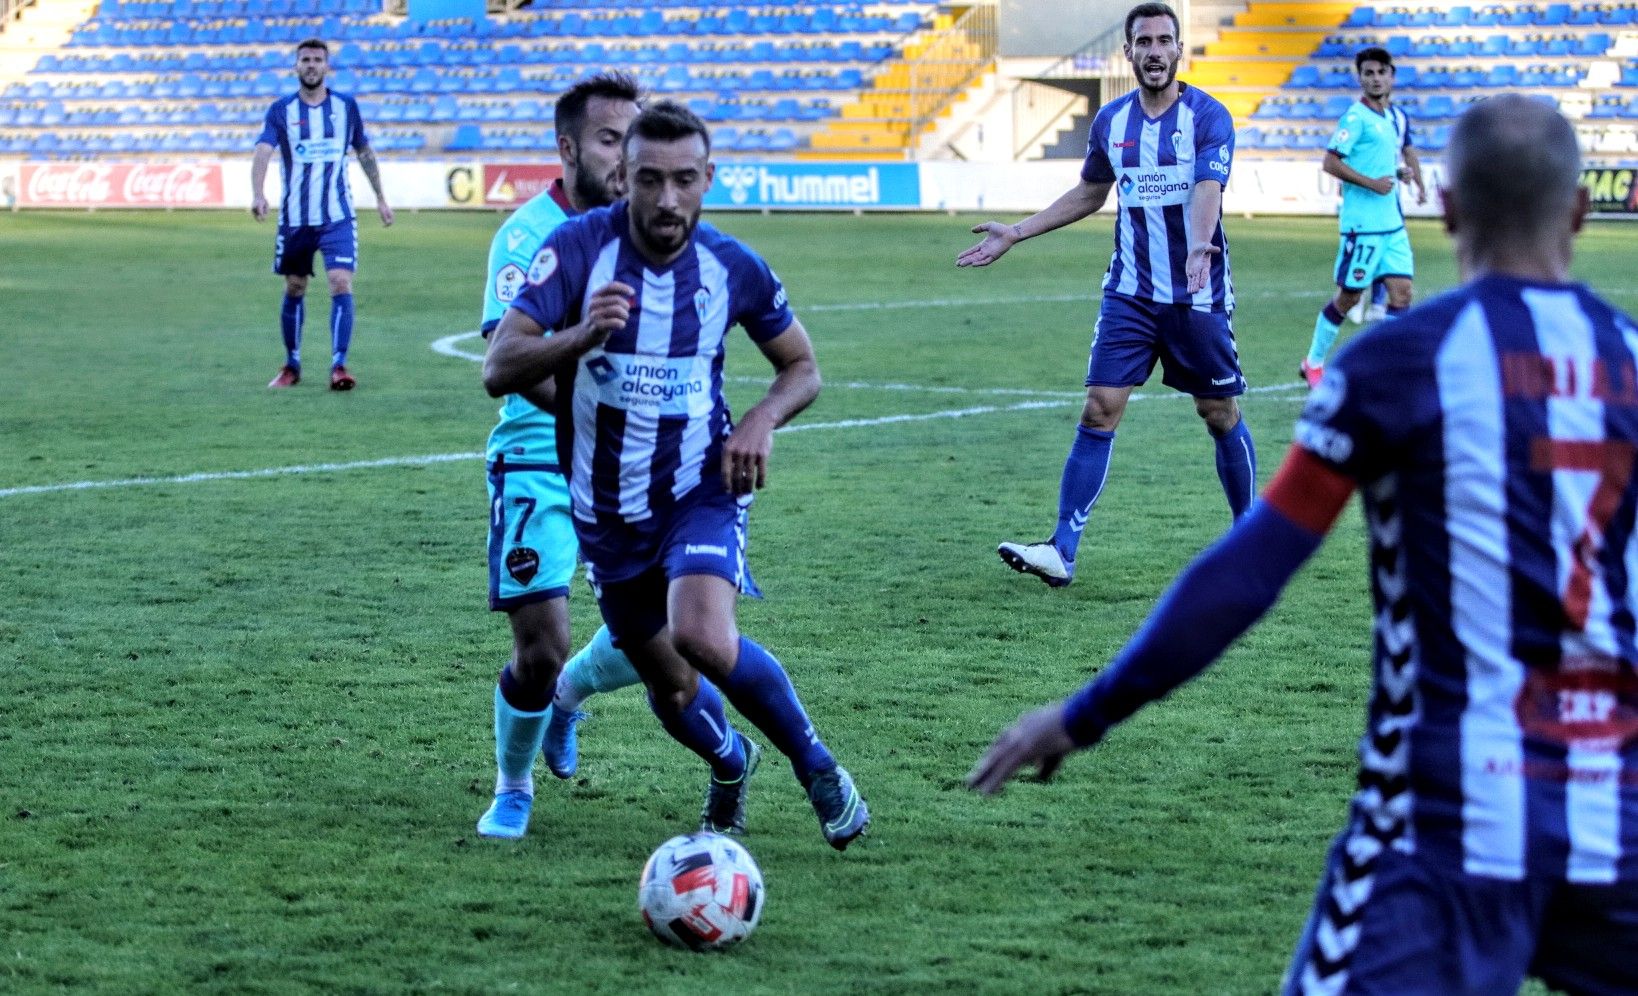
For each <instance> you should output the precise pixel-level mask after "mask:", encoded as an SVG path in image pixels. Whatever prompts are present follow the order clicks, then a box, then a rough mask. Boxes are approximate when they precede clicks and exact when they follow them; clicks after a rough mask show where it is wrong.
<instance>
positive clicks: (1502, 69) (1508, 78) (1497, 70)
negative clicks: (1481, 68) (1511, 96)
mask: <svg viewBox="0 0 1638 996" xmlns="http://www.w3.org/2000/svg"><path fill="white" fill-rule="evenodd" d="M1518 83H1519V68H1518V67H1517V66H1515V65H1513V64H1512V63H1510V62H1509V63H1503V64H1501V65H1499V66H1495V67H1493V68H1492V69H1491V70H1490V72H1489V73H1488V74H1486V75H1485V80H1484V84H1483V85H1484V86H1492V87H1513V86H1518Z"/></svg>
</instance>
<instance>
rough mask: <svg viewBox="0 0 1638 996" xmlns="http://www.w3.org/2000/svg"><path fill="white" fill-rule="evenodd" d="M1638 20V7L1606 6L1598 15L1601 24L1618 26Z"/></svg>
mask: <svg viewBox="0 0 1638 996" xmlns="http://www.w3.org/2000/svg"><path fill="white" fill-rule="evenodd" d="M1635 22H1638V8H1633V7H1615V6H1606V7H1604V8H1603V10H1602V11H1600V12H1599V15H1598V23H1599V24H1613V25H1617V26H1622V25H1627V24H1632V23H1635Z"/></svg>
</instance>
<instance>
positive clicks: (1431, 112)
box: [1422, 93, 1456, 118]
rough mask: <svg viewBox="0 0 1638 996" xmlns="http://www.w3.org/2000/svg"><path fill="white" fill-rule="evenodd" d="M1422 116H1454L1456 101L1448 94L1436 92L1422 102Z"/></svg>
mask: <svg viewBox="0 0 1638 996" xmlns="http://www.w3.org/2000/svg"><path fill="white" fill-rule="evenodd" d="M1422 116H1423V117H1426V118H1450V117H1455V116H1456V101H1455V100H1453V99H1452V98H1451V96H1450V95H1449V94H1444V93H1436V94H1433V95H1431V96H1429V97H1428V98H1427V99H1426V100H1424V101H1423V102H1422Z"/></svg>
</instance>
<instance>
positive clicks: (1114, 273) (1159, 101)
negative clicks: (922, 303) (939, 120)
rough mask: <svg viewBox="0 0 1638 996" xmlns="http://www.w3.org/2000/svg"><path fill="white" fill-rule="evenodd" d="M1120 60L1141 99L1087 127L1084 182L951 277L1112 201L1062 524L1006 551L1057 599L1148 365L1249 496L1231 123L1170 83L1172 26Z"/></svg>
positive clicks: (1138, 17) (1002, 234)
mask: <svg viewBox="0 0 1638 996" xmlns="http://www.w3.org/2000/svg"><path fill="white" fill-rule="evenodd" d="M1126 39H1127V40H1126V57H1127V58H1128V59H1129V60H1130V61H1131V63H1132V70H1133V72H1135V73H1136V74H1137V81H1138V87H1137V89H1136V90H1134V91H1133V92H1132V93H1130V94H1127V95H1126V96H1124V97H1121V98H1119V99H1118V100H1114V101H1111V102H1110V103H1108V104H1106V105H1104V107H1103V108H1102V109H1100V110H1099V111H1098V114H1097V117H1095V118H1094V119H1093V121H1092V133H1091V136H1090V138H1089V141H1088V148H1087V155H1086V163H1085V165H1084V166H1082V168H1081V182H1080V183H1079V184H1078V185H1077V186H1075V187H1074V188H1072V189H1070V190H1069V191H1068V192H1067V193H1065V194H1063V195H1062V196H1061V197H1059V198H1058V199H1057V200H1056V201H1054V202H1052V204H1051V205H1050V206H1048V207H1047V208H1046V209H1044V210H1042V211H1040V212H1038V213H1037V214H1034V215H1031V216H1030V217H1028V218H1025V219H1024V220H1023V221H1021V222H1019V223H1018V224H1016V225H1007V224H1002V223H1001V222H998V221H990V222H985V223H984V224H982V225H978V226H976V227H975V228H974V229H973V231H974V232H978V233H982V234H983V235H984V241H983V242H980V243H979V244H978V245H976V246H973V247H972V248H970V249H968V250H967V251H965V252H963V253H962V254H961V255H960V256H959V257H957V259H956V265H957V266H988V265H989V264H991V263H993V262H995V261H996V260H997V259H1000V258H1001V256H1002V255H1003V254H1005V253H1006V252H1007V250H1009V249H1011V248H1012V247H1013V246H1014V245H1016V244H1018V243H1019V242H1022V241H1023V240H1025V239H1030V238H1034V237H1035V236H1037V235H1043V234H1045V233H1047V232H1050V231H1053V230H1055V229H1058V228H1062V227H1063V226H1065V225H1068V224H1072V223H1074V222H1076V221H1079V220H1081V219H1082V218H1085V217H1087V216H1088V215H1090V214H1092V213H1094V212H1096V211H1097V210H1098V209H1099V208H1100V207H1102V206H1103V204H1104V201H1106V200H1107V199H1108V197H1109V192H1110V190H1118V192H1119V193H1118V197H1119V205H1120V209H1119V212H1118V215H1117V221H1116V224H1115V252H1114V255H1113V257H1112V258H1111V259H1110V262H1109V270H1108V272H1107V273H1105V274H1104V277H1103V307H1102V310H1101V313H1100V314H1099V316H1098V324H1097V326H1096V327H1095V328H1094V329H1093V331H1092V356H1091V360H1090V362H1089V363H1088V365H1087V373H1086V405H1085V407H1084V408H1083V409H1082V410H1081V421H1080V425H1079V427H1078V428H1077V429H1076V432H1075V441H1074V443H1073V445H1072V446H1071V448H1070V451H1069V459H1068V460H1067V461H1066V462H1065V463H1064V472H1063V478H1062V480H1061V482H1060V484H1059V490H1058V525H1057V529H1056V530H1055V531H1054V532H1053V534H1052V538H1051V539H1048V540H1045V541H1043V542H1040V543H1015V542H1006V543H1002V544H1001V545H1000V547H998V548H997V553H999V554H1000V556H1001V559H1002V560H1003V561H1004V562H1006V564H1007V565H1008V566H1009V567H1011V568H1012V569H1013V570H1015V571H1019V572H1021V573H1025V574H1033V575H1035V576H1036V577H1038V578H1040V579H1041V580H1042V581H1045V582H1046V583H1047V584H1048V585H1051V586H1053V587H1062V586H1064V585H1067V584H1069V583H1070V581H1072V580H1073V579H1074V577H1075V555H1076V550H1077V549H1078V548H1079V546H1080V542H1081V532H1082V530H1084V529H1085V528H1086V523H1087V519H1088V518H1089V517H1090V516H1091V514H1092V508H1093V506H1094V505H1096V504H1097V501H1098V496H1099V495H1100V494H1102V492H1103V485H1104V480H1105V479H1106V478H1107V477H1108V473H1109V457H1110V453H1111V451H1112V450H1113V448H1114V444H1115V429H1116V427H1117V426H1119V425H1120V420H1121V417H1122V416H1123V415H1124V414H1125V412H1126V403H1127V401H1128V399H1130V398H1131V396H1132V389H1133V388H1134V387H1137V386H1138V385H1139V384H1142V383H1143V382H1144V381H1146V380H1148V379H1149V375H1150V373H1151V372H1153V370H1154V366H1155V363H1156V361H1163V363H1164V366H1165V375H1164V378H1163V379H1164V381H1165V383H1166V385H1167V386H1168V387H1172V388H1175V389H1176V390H1179V391H1184V392H1186V393H1188V394H1191V395H1193V396H1194V399H1195V400H1194V407H1195V411H1196V413H1198V414H1199V416H1200V417H1201V418H1202V419H1203V420H1205V423H1206V428H1207V430H1208V431H1209V432H1210V433H1211V436H1212V438H1213V439H1214V440H1216V451H1217V476H1218V479H1219V481H1221V483H1222V485H1223V493H1224V495H1226V496H1227V498H1228V504H1229V510H1230V512H1231V513H1232V514H1233V515H1234V516H1235V517H1236V518H1238V517H1239V516H1240V515H1241V514H1242V513H1244V512H1245V510H1246V509H1247V508H1248V507H1249V506H1250V505H1251V500H1252V498H1253V497H1254V496H1255V494H1256V490H1257V454H1256V449H1255V447H1254V446H1253V445H1252V441H1251V432H1250V430H1248V429H1247V428H1246V424H1245V420H1244V419H1242V418H1241V417H1240V407H1239V405H1238V404H1237V403H1236V402H1235V398H1237V397H1238V396H1239V395H1241V394H1242V393H1244V392H1245V377H1243V376H1242V375H1241V373H1240V359H1239V354H1238V352H1237V351H1236V348H1235V343H1234V329H1233V326H1232V325H1231V321H1230V320H1231V318H1232V316H1233V314H1234V283H1233V279H1232V278H1231V276H1230V273H1229V262H1228V241H1227V239H1226V238H1225V237H1224V235H1223V223H1222V219H1223V211H1222V203H1223V185H1224V184H1226V183H1227V182H1228V176H1229V169H1230V166H1231V164H1232V162H1233V159H1234V121H1233V119H1232V118H1230V117H1229V113H1228V111H1227V110H1226V109H1224V107H1223V105H1222V104H1219V103H1218V102H1217V101H1216V100H1214V99H1212V98H1211V97H1210V96H1208V95H1207V94H1206V93H1205V92H1204V91H1202V90H1200V89H1199V88H1198V87H1193V86H1189V85H1188V84H1186V83H1183V82H1180V81H1179V80H1178V79H1177V64H1178V61H1179V60H1180V59H1181V58H1182V57H1183V43H1182V41H1181V39H1180V38H1179V29H1178V22H1177V14H1175V13H1174V12H1173V11H1172V9H1171V8H1170V7H1168V6H1167V5H1165V4H1163V3H1145V4H1139V5H1138V6H1136V7H1133V8H1132V9H1131V11H1130V12H1128V13H1127V15H1126Z"/></svg>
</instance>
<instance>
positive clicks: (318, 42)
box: [296, 38, 330, 57]
mask: <svg viewBox="0 0 1638 996" xmlns="http://www.w3.org/2000/svg"><path fill="white" fill-rule="evenodd" d="M304 48H316V49H318V50H319V51H321V52H323V53H324V54H325V56H327V57H328V56H329V54H330V46H329V45H327V44H325V41H324V39H323V38H304V39H302V40H301V41H299V42H297V43H296V53H297V54H298V55H299V54H300V53H301V50H302V49H304Z"/></svg>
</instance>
